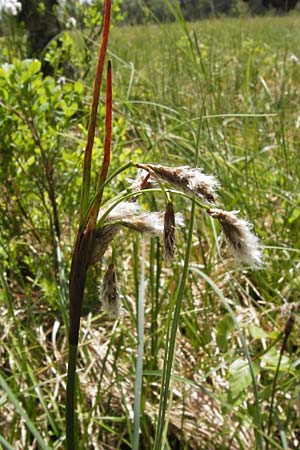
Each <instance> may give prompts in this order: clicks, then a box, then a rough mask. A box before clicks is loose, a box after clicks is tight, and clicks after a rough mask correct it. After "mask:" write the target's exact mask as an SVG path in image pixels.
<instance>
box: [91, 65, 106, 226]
mask: <svg viewBox="0 0 300 450" xmlns="http://www.w3.org/2000/svg"><path fill="white" fill-rule="evenodd" d="M105 111H106V116H105V140H104V154H103V160H102V166H101V172H100V176H99V185H100V186H101V185H103V183H104V182H105V180H106V177H107V173H108V168H109V163H110V154H111V141H112V72H111V62H110V61H108V65H107V81H106V108H105ZM102 196H103V188H102V189H100V191H99V192H98V195H97V198H96V200H95V203H94V204H93V206H92V208H91V211H90V214H89V225H88V227H89V228H91V229H93V228H94V227H95V225H96V221H97V215H98V211H99V207H100V205H101V200H102Z"/></svg>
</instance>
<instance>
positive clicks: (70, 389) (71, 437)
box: [66, 344, 78, 450]
mask: <svg viewBox="0 0 300 450" xmlns="http://www.w3.org/2000/svg"><path fill="white" fill-rule="evenodd" d="M77 349H78V345H77V344H76V345H74V344H69V359H68V376H67V402H66V441H67V450H76V448H77V442H76V438H75V403H76V382H75V378H76V362H77Z"/></svg>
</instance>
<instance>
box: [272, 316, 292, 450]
mask: <svg viewBox="0 0 300 450" xmlns="http://www.w3.org/2000/svg"><path fill="white" fill-rule="evenodd" d="M294 323H295V316H294V314H291V315H290V317H289V318H288V320H287V323H286V325H285V329H284V336H283V341H282V346H281V349H280V355H279V358H278V363H277V367H276V372H275V376H274V380H273V387H272V395H271V405H270V414H269V420H268V431H267V434H268V436H270V433H271V428H272V417H273V411H274V400H275V393H276V386H277V381H278V376H279V369H280V365H281V360H282V357H283V353H284V351H285V349H286V344H287V341H288V338H289V336H290V334H291V332H292V329H293V326H294ZM268 449H269V440H268V439H267V440H266V450H268Z"/></svg>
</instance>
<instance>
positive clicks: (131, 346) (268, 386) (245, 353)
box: [0, 16, 300, 450]
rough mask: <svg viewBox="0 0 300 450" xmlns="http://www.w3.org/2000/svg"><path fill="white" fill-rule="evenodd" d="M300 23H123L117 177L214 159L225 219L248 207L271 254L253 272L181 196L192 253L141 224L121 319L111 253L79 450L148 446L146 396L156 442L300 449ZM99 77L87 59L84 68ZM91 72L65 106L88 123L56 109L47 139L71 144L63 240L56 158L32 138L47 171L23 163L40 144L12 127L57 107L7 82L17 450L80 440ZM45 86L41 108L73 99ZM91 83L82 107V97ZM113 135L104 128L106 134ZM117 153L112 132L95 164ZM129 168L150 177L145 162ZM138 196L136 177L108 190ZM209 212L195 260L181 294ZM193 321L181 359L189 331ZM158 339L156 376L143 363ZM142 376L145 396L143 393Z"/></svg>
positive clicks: (13, 438) (10, 421) (92, 280)
mask: <svg viewBox="0 0 300 450" xmlns="http://www.w3.org/2000/svg"><path fill="white" fill-rule="evenodd" d="M299 25H300V18H299V17H297V16H291V17H281V18H280V17H277V18H271V17H266V18H243V19H226V20H225V19H224V20H211V21H203V22H199V23H193V24H185V23H184V22H181V21H180V20H178V22H177V23H176V24H171V25H153V26H148V27H115V28H114V29H113V31H112V35H111V39H110V44H109V54H110V58H111V59H112V64H113V80H114V81H113V85H114V127H113V132H114V139H113V156H112V169H111V170H114V169H117V168H118V167H119V166H120V165H121V164H124V163H125V162H126V161H127V160H133V161H134V162H148V163H150V162H154V163H159V164H165V165H172V166H178V165H181V166H182V165H189V166H197V167H200V168H202V169H203V171H204V172H205V173H207V174H213V175H215V176H216V177H217V178H218V180H219V182H220V187H219V190H218V193H219V200H218V203H219V204H220V205H223V206H224V208H225V209H226V210H239V211H240V216H241V217H242V218H244V219H246V220H249V221H250V222H251V223H253V225H254V228H253V230H254V232H255V234H256V235H258V236H259V237H260V239H261V241H262V244H263V246H264V265H263V267H262V268H261V269H259V270H253V269H251V268H249V267H245V266H240V265H238V264H236V263H235V262H234V261H233V260H232V258H231V256H230V254H229V252H228V250H227V248H226V245H225V241H224V237H223V235H222V232H221V230H220V227H218V225H217V224H216V223H215V222H214V221H213V220H212V219H211V218H210V217H209V216H208V215H207V214H205V213H204V212H202V210H200V209H199V208H198V209H197V208H196V210H195V212H194V211H193V208H192V209H191V204H190V202H188V201H187V200H186V199H184V198H182V197H180V198H175V197H174V199H173V200H174V206H175V210H176V211H180V212H182V213H183V215H184V218H185V226H184V227H181V228H179V229H178V230H177V255H176V257H175V260H174V262H173V263H172V264H171V265H170V264H169V265H167V264H166V263H165V262H164V261H163V260H162V253H163V251H162V246H161V243H160V242H159V240H158V239H157V238H153V239H151V240H150V239H148V238H146V237H145V238H144V237H142V236H137V235H135V234H133V233H132V232H130V231H124V232H123V233H122V234H121V235H120V236H118V237H117V238H116V239H115V244H114V249H113V255H114V257H115V266H116V271H117V274H118V279H119V284H120V291H121V297H122V301H123V310H124V311H123V315H122V316H121V318H120V319H119V320H117V321H113V320H110V319H108V317H107V315H105V314H104V313H103V312H101V311H100V307H99V300H98V297H99V293H98V291H99V284H100V281H101V278H102V275H103V272H104V270H105V266H106V265H107V264H108V263H109V262H110V258H111V254H108V255H105V256H104V258H103V260H102V262H101V263H99V264H97V265H96V266H95V267H93V268H92V269H91V271H90V273H89V279H88V286H87V292H86V302H85V305H84V317H83V318H82V326H81V337H80V355H79V363H78V377H79V379H80V387H79V395H78V402H77V408H78V417H79V421H80V442H79V449H80V450H86V449H95V450H98V449H99V450H100V449H101V450H102V449H103V450H104V449H131V448H136V447H135V446H136V440H135V439H136V430H135V429H134V422H133V417H134V413H135V408H136V404H137V402H136V403H135V398H136V397H137V396H138V398H140V400H141V413H140V430H141V433H140V449H145V450H146V449H147V450H148V449H149V450H150V449H154V448H155V449H156V450H160V449H161V450H163V449H172V450H176V449H182V450H221V449H222V450H223V449H224V450H225V449H228V450H229V449H234V450H235V449H243V450H252V449H256V448H257V449H260V450H262V449H265V450H268V449H269V450H273V449H274V450H275V449H289V450H292V449H297V448H299V445H300V444H299V443H300V427H299V423H300V413H299V411H300V404H299V379H300V366H299V362H300V351H299V313H300V308H299V305H300V304H299V288H300V278H299V266H300V263H299V254H300V223H299V219H300V189H299V188H300V176H299V174H300V158H299V154H300V47H299V41H300V26H299ZM74 45H75V46H76V45H79V44H78V41H77V43H76V42H75V44H74ZM75 48H76V47H75ZM94 50H95V63H96V52H97V45H96V44H95V43H93V42H91V43H90V48H89V51H91V52H92V53H93V52H94ZM75 54H76V50H75ZM2 61H3V60H2ZM3 62H4V61H3ZM15 64H16V63H15ZM78 67H80V65H79V63H78ZM84 72H85V68H84V67H81V68H80V70H79V73H80V76H81V74H82V73H84ZM92 73H93V67H92V68H91V70H90V72H89V74H88V75H87V77H85V79H84V80H83V81H82V83H81V82H80V83H79V84H78V83H77V85H76V86H75V85H74V86H75V87H74V88H73V84H72V83H68V82H67V83H66V85H65V87H64V95H65V96H69V97H67V98H68V102H69V103H68V104H66V106H65V109H64V112H65V111H66V110H67V108H69V109H70V110H71V108H72V105H74V103H75V102H77V103H76V104H77V107H78V110H77V114H76V115H75V116H73V115H72V114H71V113H68V114H69V116H68V117H72V121H71V119H68V120H69V122H66V123H68V126H66V127H63V125H62V123H63V122H62V120H63V119H60V118H61V117H62V115H59V114H58V115H57V117H56V119H55V121H53V123H52V122H51V120H52V119H51V117H52V116H51V114H50V113H49V115H48V116H47V121H48V122H47V126H46V125H45V124H44V125H43V126H42V125H41V128H40V129H39V136H40V142H44V147H48V148H49V149H51V151H52V149H57V150H53V152H55V153H51V154H52V155H53V154H55V157H56V158H57V159H56V166H55V171H54V175H53V177H54V178H53V179H54V180H55V187H56V190H55V192H54V196H55V198H56V205H57V208H58V213H57V219H58V224H59V230H60V231H59V233H56V234H55V232H54V231H53V229H55V228H56V222H55V220H54V219H55V212H53V205H54V203H55V202H54V203H53V201H52V200H53V199H52V200H51V192H52V191H51V189H47V180H48V182H49V180H50V181H51V177H50V175H51V174H50V175H49V171H48V172H47V170H46V167H48V166H47V164H46V166H45V165H43V161H44V160H43V158H41V159H40V160H39V159H38V158H39V157H38V156H37V155H38V152H36V151H35V148H36V142H35V143H34V142H33V143H32V142H31V141H32V138H31V140H30V149H32V150H30V151H32V154H33V155H35V158H36V159H35V161H34V162H33V161H31V163H30V164H29V163H28V158H29V154H26V153H24V155H25V156H24V155H23V148H24V152H26V151H29V150H28V144H27V143H26V147H25V144H24V141H25V138H24V137H22V123H23V125H24V127H25V125H26V124H27V128H28V122H26V121H24V120H23V118H22V117H18V119H10V120H12V121H13V120H19V121H20V122H18V123H15V122H13V123H12V125H11V122H9V121H8V119H7V116H8V115H9V114H12V117H15V116H16V114H15V112H14V110H16V109H18V106H17V105H19V106H20V105H21V106H20V108H21V109H18V111H19V112H21V113H22V114H25V113H26V111H28V110H30V108H32V111H35V114H36V115H37V116H36V117H44V116H42V115H43V114H44V110H43V109H42V108H41V109H34V108H33V107H32V104H33V100H32V104H31V103H30V102H31V100H28V103H26V102H27V100H26V95H27V94H28V92H29V91H26V92H25V91H24V93H22V91H20V92H21V94H20V98H19V97H18V94H17V93H16V97H12V96H10V94H9V93H8V94H7V95H6V94H5V95H4V91H5V89H6V91H7V92H9V90H7V89H8V87H7V86H8V85H5V83H6V82H7V83H8V81H5V82H4V81H3V80H4V76H3V77H2V75H1V77H2V78H1V77H0V78H1V79H0V82H1V84H0V89H3V91H1V92H2V94H3V97H2V99H3V100H1V102H2V103H1V106H2V107H3V110H5V113H6V116H5V117H6V118H4V116H3V117H2V116H1V118H2V119H3V124H4V125H3V127H2V131H1V134H2V135H3V136H2V137H3V144H2V147H1V158H2V160H1V165H2V169H1V170H2V172H1V176H2V182H3V183H4V184H3V187H2V188H1V213H2V219H1V229H2V230H3V232H2V237H1V274H0V275H1V286H2V288H1V291H0V308H1V317H2V320H1V325H0V327H1V328H0V329H1V342H0V352H1V360H2V363H1V372H0V385H1V388H2V391H1V397H0V401H1V406H0V447H1V445H2V447H3V449H13V450H21V449H22V450H23V449H62V448H63V445H64V444H63V442H64V413H65V406H64V403H65V389H66V361H67V356H66V352H67V339H66V328H67V326H68V325H67V310H68V298H67V283H68V273H69V269H70V255H71V251H72V246H73V244H74V238H75V231H76V227H77V219H76V217H77V214H78V204H79V196H80V192H79V180H80V175H81V166H82V147H83V142H84V136H85V123H86V117H87V114H88V108H89V101H90V86H91V83H90V82H89V78H90V74H92ZM19 82H20V76H18V75H15V78H14V81H11V84H10V85H9V86H11V89H12V90H13V89H14V86H16V85H17V84H18V83H19ZM14 83H15V84H14ZM20 83H21V82H20ZM22 83H23V84H24V83H25V84H26V80H25V81H24V80H23V81H22ZM35 83H36V84H34V83H31V85H30V88H28V89H34V94H32V95H33V97H31V99H32V98H34V99H36V100H35V101H36V102H37V103H38V100H37V99H38V98H39V96H41V95H42V94H41V93H43V95H45V98H46V96H47V95H48V97H47V98H50V96H54V95H57V96H58V95H59V94H57V90H55V89H54V87H53V86H54V85H55V83H54V85H53V86H52V85H50V84H49V86H50V87H49V92H50V94H49V92H48V91H47V89H46V88H45V89H46V91H45V92H46V94H45V93H44V91H42V87H43V86H44V85H42V84H37V81H36V82H35ZM41 83H42V82H41ZM68 84H70V85H71V86H72V89H73V90H72V93H70V92H71V88H70V89H69V91H68V88H67V86H68ZM3 86H4V87H3ZM32 86H33V87H32ZM51 86H52V87H51ZM6 91H5V92H6ZM77 91H78V96H79V97H80V99H81V100H79V99H78V98H77V97H76V98H75V96H76V95H77V94H76V92H77ZM30 92H31V91H30ZM47 92H48V93H47ZM54 92H56V93H55V94H54ZM74 92H75V93H74ZM23 94H24V96H25V100H24V99H23V100H22V99H21V96H22V95H23ZM71 96H72V98H71ZM28 98H30V97H28ZM51 98H52V97H51ZM0 99H1V96H0ZM13 101H14V102H15V103H13ZM59 101H61V100H60V97H57V100H55V101H54V100H53V103H51V102H50V101H49V102H50V103H51V104H50V103H49V102H48V100H47V102H48V103H49V104H50V109H51V110H52V111H53V110H55V108H59V106H56V105H59V103H58V102H59ZM55 102H57V103H55ZM25 103H26V104H25ZM66 103H67V101H66ZM41 104H42V105H44V104H45V101H44V100H43V101H42V100H41ZM22 108H23V109H22ZM47 114H48V113H47ZM66 114H67V113H66ZM100 116H101V117H103V111H100ZM73 117H74V118H73ZM60 120H61V122H60ZM37 122H38V120H37ZM45 123H46V122H45ZM81 123H83V125H81ZM48 124H49V127H50V126H51V130H50V131H51V133H53V137H51V139H50V137H49V132H50V131H49V129H48V128H47V127H48ZM38 127H39V124H37V128H38ZM101 127H102V125H101V122H99V128H100V131H99V136H100V137H101V133H102V129H101ZM29 128H30V127H29ZM47 130H48V131H47ZM0 145H1V144H0ZM23 146H24V147H23ZM7 149H9V150H10V153H9V154H11V155H12V156H11V157H10V158H9V157H8V156H7V155H8V151H7ZM101 151H102V147H101V143H100V138H99V137H98V138H97V139H96V149H95V160H96V161H97V157H98V158H99V157H100V153H101ZM5 152H6V153H5ZM5 155H6V156H5ZM7 158H8V159H9V161H7ZM23 158H24V159H23ZM50 159H51V158H50ZM50 159H49V160H48V161H50ZM35 164H36V165H35ZM33 168H34V171H33ZM45 174H46V175H45ZM47 176H48V178H47ZM130 176H131V177H134V171H133V170H132V171H131V173H130ZM45 177H46V178H45ZM49 177H50V178H49ZM5 180H6V181H5ZM15 180H17V181H15ZM43 180H46V181H45V182H44V181H43ZM50 187H51V183H50ZM127 187H128V182H127V181H126V178H125V176H123V175H122V176H121V177H120V178H119V179H118V182H115V183H114V184H112V185H111V186H110V188H109V189H108V190H107V192H106V197H107V198H109V197H110V196H111V197H113V196H114V195H116V194H117V193H118V192H119V191H120V189H126V188H127ZM164 202H165V201H164V196H163V195H161V196H154V194H149V195H148V196H143V199H142V201H141V203H142V205H143V207H145V208H147V209H151V210H157V209H161V210H163V209H164ZM51 208H52V209H51ZM49 210H50V212H49ZM193 214H195V215H194V233H193V240H192V242H191V246H190V249H191V257H190V261H189V266H188V270H187V280H186V286H185V290H184V292H181V294H180V286H181V285H183V276H184V275H183V274H184V272H185V267H186V261H185V260H186V248H187V246H188V242H189V237H190V235H191V234H190V230H189V226H190V224H191V222H192V220H193V219H192V218H193ZM57 237H59V239H57ZM143 272H144V275H143ZM141 278H142V280H141ZM143 286H144V290H143V289H142V288H143ZM178 286H179V289H178ZM143 292H144V295H142V293H143ZM179 300H180V302H179ZM143 302H144V303H145V311H144V312H145V320H144V333H143V336H141V334H139V336H137V327H138V329H139V332H140V333H141V321H143V318H142V317H141V314H139V315H138V314H137V313H138V312H139V313H140V312H141V307H142V306H141V305H142V304H143ZM181 302H182V303H181ZM179 303H181V304H180V306H181V307H180V309H179V308H178V305H179ZM138 306H139V307H138ZM138 317H139V319H138ZM177 321H178V330H177V334H176V340H174V342H173V344H174V350H175V356H174V358H173V357H172V336H173V335H172V324H174V323H175V324H176V323H177ZM138 325H139V326H138ZM291 325H293V326H292V329H290V327H291ZM173 337H174V336H173ZM142 338H143V339H144V358H143V369H141V368H139V371H137V370H136V357H137V351H138V340H139V341H140V342H141V339H142ZM170 355H171V357H172V360H173V369H172V374H169V378H168V380H169V383H170V389H169V391H168V389H167V392H166V393H165V397H164V396H163V395H161V383H162V380H163V381H165V377H166V365H165V362H166V361H167V360H168V358H170ZM141 370H143V372H142V382H143V385H142V391H141V393H135V379H136V376H137V375H141ZM160 400H161V401H160ZM164 401H165V403H164ZM159 403H160V404H161V405H162V404H163V405H164V406H160V407H159ZM163 407H165V420H162V416H161V414H162V412H161V411H162V408H163ZM157 429H160V432H161V441H159V444H158V440H157V439H156V441H155V435H156V438H157ZM159 445H160V447H159Z"/></svg>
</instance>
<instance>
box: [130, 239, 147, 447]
mask: <svg viewBox="0 0 300 450" xmlns="http://www.w3.org/2000/svg"><path fill="white" fill-rule="evenodd" d="M144 300H145V241H144V239H143V238H142V254H141V278H140V286H139V295H138V305H137V335H138V352H137V359H136V378H135V385H134V424H133V446H132V449H133V450H138V449H139V440H140V416H141V403H142V384H143V357H144V321H145V317H144V316H145V312H144Z"/></svg>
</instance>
